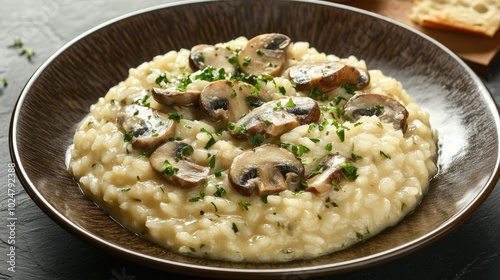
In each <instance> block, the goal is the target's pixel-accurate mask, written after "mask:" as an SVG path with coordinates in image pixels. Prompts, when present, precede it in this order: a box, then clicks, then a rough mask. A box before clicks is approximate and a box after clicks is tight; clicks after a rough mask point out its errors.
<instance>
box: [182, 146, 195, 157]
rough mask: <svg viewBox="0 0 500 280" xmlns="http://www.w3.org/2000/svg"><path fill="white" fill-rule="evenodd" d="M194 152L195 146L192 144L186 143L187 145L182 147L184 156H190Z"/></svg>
mask: <svg viewBox="0 0 500 280" xmlns="http://www.w3.org/2000/svg"><path fill="white" fill-rule="evenodd" d="M193 152H194V149H193V146H191V145H186V146H184V147H182V149H181V155H182V157H188V156H190V155H192V154H193Z"/></svg>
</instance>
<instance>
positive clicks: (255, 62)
mask: <svg viewBox="0 0 500 280" xmlns="http://www.w3.org/2000/svg"><path fill="white" fill-rule="evenodd" d="M290 41H291V40H290V37H288V36H286V35H283V34H279V33H268V34H261V35H258V36H256V37H254V38H252V39H250V40H249V41H248V42H247V44H246V46H245V48H244V49H243V50H241V52H240V53H239V54H238V64H239V66H240V68H241V70H242V71H243V72H245V73H247V74H253V75H260V74H269V75H272V76H278V75H279V74H280V73H281V70H282V69H283V66H284V65H285V63H286V60H287V54H286V48H287V47H288V45H290Z"/></svg>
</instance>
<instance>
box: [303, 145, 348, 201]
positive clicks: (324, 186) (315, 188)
mask: <svg viewBox="0 0 500 280" xmlns="http://www.w3.org/2000/svg"><path fill="white" fill-rule="evenodd" d="M345 162H347V159H346V158H345V157H343V156H340V155H327V156H326V157H325V158H323V159H322V160H321V161H320V162H319V163H318V165H317V167H316V169H315V170H314V172H312V174H311V175H310V176H309V179H307V181H306V182H307V188H306V191H308V192H313V193H315V194H318V195H321V194H324V193H326V192H328V191H329V190H331V189H332V187H333V185H334V184H338V183H340V181H342V179H343V175H342V170H343V167H342V164H343V163H345ZM334 182H335V183H334Z"/></svg>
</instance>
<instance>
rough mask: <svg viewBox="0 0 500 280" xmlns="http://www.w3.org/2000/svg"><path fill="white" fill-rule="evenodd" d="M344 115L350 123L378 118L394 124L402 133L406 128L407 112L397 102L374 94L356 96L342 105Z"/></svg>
mask: <svg viewBox="0 0 500 280" xmlns="http://www.w3.org/2000/svg"><path fill="white" fill-rule="evenodd" d="M343 110H344V113H345V115H346V116H348V117H349V118H350V119H351V120H352V121H357V120H359V119H360V118H361V117H363V116H378V117H379V119H380V121H381V122H384V123H392V124H394V128H395V129H401V131H403V133H405V132H406V129H407V128H408V123H407V119H408V111H407V110H406V108H405V106H403V105H402V104H401V103H399V102H398V101H397V100H395V99H393V98H391V97H389V96H385V95H381V94H374V93H362V94H356V95H354V96H353V97H351V98H350V99H349V100H347V102H346V103H345V104H344V108H343Z"/></svg>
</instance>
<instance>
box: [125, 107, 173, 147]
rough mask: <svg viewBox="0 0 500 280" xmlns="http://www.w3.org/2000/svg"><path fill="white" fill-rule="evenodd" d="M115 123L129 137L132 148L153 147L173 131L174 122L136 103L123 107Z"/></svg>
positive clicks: (171, 134) (163, 140)
mask: <svg viewBox="0 0 500 280" xmlns="http://www.w3.org/2000/svg"><path fill="white" fill-rule="evenodd" d="M117 123H118V124H120V125H121V126H122V128H123V129H124V130H125V131H126V133H127V135H128V136H129V137H131V143H132V147H133V148H134V149H144V150H150V149H154V148H155V147H156V146H158V145H160V144H161V143H163V142H165V141H167V139H168V138H169V137H171V136H173V135H174V133H175V122H174V121H173V120H170V119H169V118H168V115H166V114H163V113H161V112H159V111H157V110H154V109H151V108H149V107H145V106H140V105H137V104H131V105H127V106H125V107H123V108H122V109H121V110H120V112H118V115H117Z"/></svg>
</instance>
